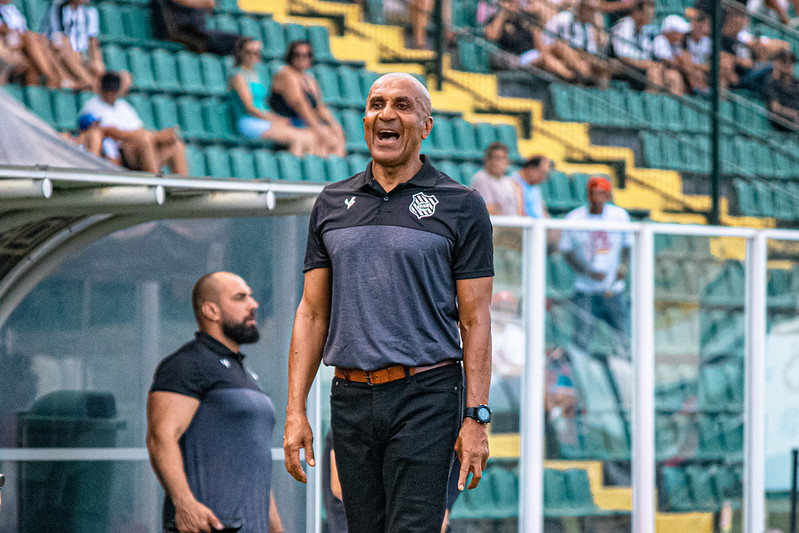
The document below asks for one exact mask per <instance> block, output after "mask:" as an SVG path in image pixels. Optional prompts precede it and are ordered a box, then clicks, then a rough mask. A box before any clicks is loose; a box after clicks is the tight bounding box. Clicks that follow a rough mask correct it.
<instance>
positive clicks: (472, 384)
mask: <svg viewBox="0 0 799 533" xmlns="http://www.w3.org/2000/svg"><path fill="white" fill-rule="evenodd" d="M493 282H494V279H493V278H477V279H464V280H458V282H457V285H456V290H457V293H458V310H459V313H460V329H461V338H462V339H463V368H464V371H465V373H466V406H467V407H475V406H477V405H481V404H488V389H489V387H490V386H491V311H490V305H491V293H492V289H493ZM455 450H456V451H457V452H458V457H459V458H460V461H461V471H460V476H459V478H458V488H459V489H460V490H463V488H464V486H465V485H466V478H467V477H468V475H469V472H470V471H471V472H472V482H471V483H470V484H469V488H470V489H473V488H475V487H476V486H477V484H478V483H479V482H480V478H481V477H482V475H483V470H484V469H485V467H486V461H488V428H487V427H486V426H485V425H484V424H480V423H478V422H477V421H476V420H473V419H471V418H467V419H465V420H464V421H463V426H461V431H460V434H459V435H458V440H457V442H456V443H455Z"/></svg>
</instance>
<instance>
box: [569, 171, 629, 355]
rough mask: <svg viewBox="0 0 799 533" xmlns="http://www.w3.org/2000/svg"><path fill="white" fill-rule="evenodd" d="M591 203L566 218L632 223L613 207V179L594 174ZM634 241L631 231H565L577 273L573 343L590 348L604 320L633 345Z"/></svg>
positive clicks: (589, 191)
mask: <svg viewBox="0 0 799 533" xmlns="http://www.w3.org/2000/svg"><path fill="white" fill-rule="evenodd" d="M586 192H587V195H588V204H587V205H584V206H581V207H578V208H577V209H574V210H572V211H570V212H569V213H568V214H567V215H566V218H567V219H571V220H590V221H593V222H595V223H597V225H601V223H602V222H603V221H612V222H629V220H630V216H629V215H628V214H627V211H625V210H624V209H622V208H621V207H618V206H615V205H612V204H610V203H608V202H610V200H611V185H610V181H609V180H608V179H606V178H604V177H601V176H592V177H591V178H590V179H589V180H588V184H587V185H586ZM631 247H632V238H631V236H630V235H629V234H627V233H622V232H617V231H604V230H602V229H601V228H598V229H596V230H593V231H577V230H574V231H573V230H569V231H564V232H563V235H562V236H561V239H560V251H561V252H562V253H563V257H564V259H565V260H566V262H568V263H569V264H570V265H571V267H572V268H573V269H574V274H575V279H574V290H575V293H574V296H573V298H572V303H573V304H574V321H575V325H574V326H575V327H574V343H575V344H576V345H577V346H579V347H580V348H582V349H583V350H587V349H588V345H589V343H590V341H591V337H592V336H593V332H594V323H595V321H596V320H603V321H605V322H606V323H607V324H608V325H609V326H610V327H611V328H612V329H613V330H614V331H615V332H616V333H617V335H618V338H619V341H620V345H621V346H623V347H626V346H628V343H629V331H630V328H629V323H630V317H629V305H628V303H627V301H626V298H625V296H624V285H625V279H626V278H627V271H628V269H629V266H628V265H629V260H630V248H631Z"/></svg>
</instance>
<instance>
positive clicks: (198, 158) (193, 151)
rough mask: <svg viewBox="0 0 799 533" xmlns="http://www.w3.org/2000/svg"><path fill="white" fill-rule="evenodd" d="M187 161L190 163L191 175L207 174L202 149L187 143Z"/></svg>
mask: <svg viewBox="0 0 799 533" xmlns="http://www.w3.org/2000/svg"><path fill="white" fill-rule="evenodd" d="M186 163H188V165H189V175H190V176H195V177H201V176H205V175H206V174H207V173H206V171H205V156H204V155H203V152H202V150H201V149H199V148H197V147H196V146H194V145H193V144H187V145H186Z"/></svg>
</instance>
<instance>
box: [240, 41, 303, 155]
mask: <svg viewBox="0 0 799 533" xmlns="http://www.w3.org/2000/svg"><path fill="white" fill-rule="evenodd" d="M233 55H234V58H235V59H234V62H233V66H234V69H233V70H232V71H231V73H230V77H229V81H228V83H229V85H230V102H231V107H232V108H233V115H234V117H235V121H236V128H237V129H238V130H239V133H241V134H242V135H244V136H245V137H247V138H249V139H266V140H270V141H274V142H276V143H279V144H285V145H288V147H289V151H290V152H291V153H292V154H294V155H296V156H302V155H304V154H306V153H316V150H315V147H314V137H313V134H312V133H311V132H310V131H308V130H307V129H300V128H295V127H294V126H292V125H291V122H290V121H289V119H287V118H286V117H281V116H279V115H277V114H275V113H272V112H270V111H268V110H267V108H266V93H267V88H266V83H267V82H266V81H265V80H263V79H261V76H260V75H259V74H258V72H256V70H255V66H256V65H257V64H258V63H260V61H261V42H260V41H256V40H255V39H253V38H251V37H242V38H240V39H239V40H238V41H237V42H236V50H235V52H234V54H233Z"/></svg>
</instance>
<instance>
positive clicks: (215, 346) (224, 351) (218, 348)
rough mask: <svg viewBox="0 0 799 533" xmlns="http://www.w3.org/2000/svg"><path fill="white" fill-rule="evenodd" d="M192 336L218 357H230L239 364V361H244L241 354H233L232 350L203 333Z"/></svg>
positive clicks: (199, 332)
mask: <svg viewBox="0 0 799 533" xmlns="http://www.w3.org/2000/svg"><path fill="white" fill-rule="evenodd" d="M194 336H195V338H196V339H197V341H198V342H201V343H202V344H204V345H205V346H207V347H208V348H210V349H211V350H213V351H215V352H216V353H218V354H219V355H224V356H225V357H232V358H234V359H236V360H237V361H239V362H241V360H242V359H244V354H243V353H241V352H238V353H236V352H234V351H233V350H231V349H230V348H228V347H227V346H225V345H224V344H222V343H221V342H219V341H218V340H216V339H215V338H213V337H212V336H210V335H209V334H208V333H206V332H204V331H198V332H197V333H195V334H194Z"/></svg>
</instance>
